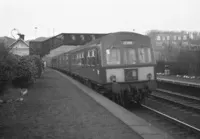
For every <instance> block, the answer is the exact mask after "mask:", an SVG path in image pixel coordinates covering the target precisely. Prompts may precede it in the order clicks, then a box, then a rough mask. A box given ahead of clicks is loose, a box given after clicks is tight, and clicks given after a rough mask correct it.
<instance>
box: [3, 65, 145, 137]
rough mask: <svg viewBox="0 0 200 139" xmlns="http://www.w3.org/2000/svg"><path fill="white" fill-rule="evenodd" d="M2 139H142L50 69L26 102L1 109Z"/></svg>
mask: <svg viewBox="0 0 200 139" xmlns="http://www.w3.org/2000/svg"><path fill="white" fill-rule="evenodd" d="M0 139H141V137H140V136H139V135H138V134H137V133H136V132H134V131H133V130H131V128H129V127H128V126H127V125H125V124H124V123H122V122H121V121H120V120H119V119H118V118H116V117H115V116H113V115H112V114H111V113H110V112H108V111H107V110H106V109H105V108H103V107H102V106H100V105H99V104H98V103H97V102H95V101H94V100H93V99H92V98H91V97H89V96H87V95H86V94H85V93H83V92H82V91H81V90H80V89H79V88H78V87H76V86H75V85H73V84H72V83H71V82H70V81H69V80H68V79H67V78H64V77H63V76H61V75H60V74H58V73H57V72H55V71H53V70H51V69H47V70H46V71H45V73H44V74H43V76H42V77H41V79H39V80H37V82H36V83H35V84H34V85H33V86H32V87H31V88H30V89H29V90H28V94H26V96H25V97H24V99H23V101H19V102H17V101H16V102H13V103H7V104H4V105H1V106H0Z"/></svg>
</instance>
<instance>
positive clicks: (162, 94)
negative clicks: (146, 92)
mask: <svg viewBox="0 0 200 139" xmlns="http://www.w3.org/2000/svg"><path fill="white" fill-rule="evenodd" d="M151 96H152V97H153V98H154V99H160V100H161V99H162V100H163V101H165V102H168V103H173V104H174V105H177V106H180V107H182V108H184V109H187V110H189V111H191V110H192V111H194V112H198V113H200V99H199V98H197V97H193V96H187V95H182V94H180V93H174V92H171V91H167V90H163V89H157V90H156V91H154V92H153V93H152V95H151Z"/></svg>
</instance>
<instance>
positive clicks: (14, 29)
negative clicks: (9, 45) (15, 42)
mask: <svg viewBox="0 0 200 139" xmlns="http://www.w3.org/2000/svg"><path fill="white" fill-rule="evenodd" d="M13 31H17V34H19V30H18V29H16V28H13V29H12V30H11V36H12V37H13V38H14V39H16V38H15V36H14V35H13Z"/></svg>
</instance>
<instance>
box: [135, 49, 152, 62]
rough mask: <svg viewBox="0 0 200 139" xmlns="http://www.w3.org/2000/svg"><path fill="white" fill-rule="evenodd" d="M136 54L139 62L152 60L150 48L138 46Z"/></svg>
mask: <svg viewBox="0 0 200 139" xmlns="http://www.w3.org/2000/svg"><path fill="white" fill-rule="evenodd" d="M138 55H139V60H140V63H150V62H152V58H151V49H150V48H139V49H138Z"/></svg>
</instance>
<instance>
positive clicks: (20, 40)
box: [8, 38, 29, 49]
mask: <svg viewBox="0 0 200 139" xmlns="http://www.w3.org/2000/svg"><path fill="white" fill-rule="evenodd" d="M18 42H22V43H24V44H25V45H26V46H27V47H29V45H28V44H27V43H26V42H25V41H24V40H22V39H21V38H19V39H17V40H16V41H15V42H13V43H12V44H11V45H10V46H8V47H9V48H10V49H12V48H13V47H14V46H15V44H17V43H18Z"/></svg>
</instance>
